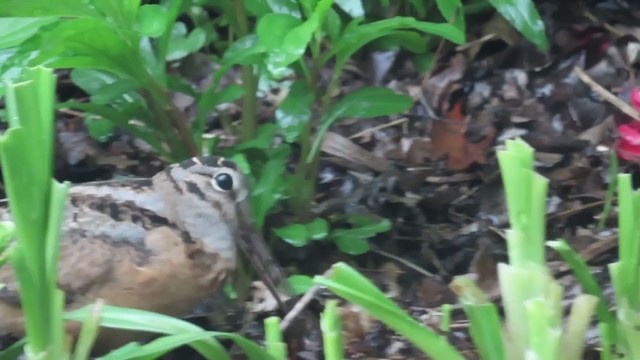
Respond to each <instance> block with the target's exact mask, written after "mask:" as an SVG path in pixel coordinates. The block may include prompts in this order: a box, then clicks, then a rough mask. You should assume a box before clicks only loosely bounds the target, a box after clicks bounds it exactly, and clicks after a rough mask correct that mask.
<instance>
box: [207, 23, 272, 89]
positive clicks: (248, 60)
mask: <svg viewBox="0 0 640 360" xmlns="http://www.w3.org/2000/svg"><path fill="white" fill-rule="evenodd" d="M266 52H267V49H266V48H265V47H264V46H263V45H262V44H260V43H259V40H258V36H257V35H255V34H249V35H247V36H244V37H242V38H240V39H238V40H236V42H234V43H233V44H231V46H229V48H228V49H227V50H226V51H225V52H224V55H223V56H222V66H220V68H219V69H218V70H216V72H215V73H214V74H213V79H214V81H213V84H212V85H211V87H209V89H208V90H207V91H215V90H216V88H217V84H218V82H219V81H220V79H221V78H222V76H224V74H226V73H227V71H229V69H230V68H231V67H232V66H234V65H247V64H257V63H260V62H261V61H262V58H263V54H264V53H266Z"/></svg>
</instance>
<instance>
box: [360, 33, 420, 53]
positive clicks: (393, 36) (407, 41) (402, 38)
mask: <svg viewBox="0 0 640 360" xmlns="http://www.w3.org/2000/svg"><path fill="white" fill-rule="evenodd" d="M371 45H372V46H375V47H376V48H377V49H397V48H398V47H401V48H404V49H407V50H409V51H411V52H414V53H424V52H425V51H426V50H427V43H426V42H425V41H424V38H423V37H422V36H420V34H418V33H416V32H414V31H404V30H398V31H393V32H391V33H390V34H389V35H387V36H385V37H382V38H380V39H378V40H374V41H373V42H372V44H371Z"/></svg>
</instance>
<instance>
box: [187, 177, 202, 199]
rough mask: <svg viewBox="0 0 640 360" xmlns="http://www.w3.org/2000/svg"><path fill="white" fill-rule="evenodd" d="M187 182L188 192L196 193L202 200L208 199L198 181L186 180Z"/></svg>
mask: <svg viewBox="0 0 640 360" xmlns="http://www.w3.org/2000/svg"><path fill="white" fill-rule="evenodd" d="M185 184H187V191H188V192H190V193H192V194H195V195H196V196H197V197H198V198H200V199H201V200H206V198H205V195H204V192H202V189H200V187H199V186H198V185H197V184H196V183H194V182H191V181H185Z"/></svg>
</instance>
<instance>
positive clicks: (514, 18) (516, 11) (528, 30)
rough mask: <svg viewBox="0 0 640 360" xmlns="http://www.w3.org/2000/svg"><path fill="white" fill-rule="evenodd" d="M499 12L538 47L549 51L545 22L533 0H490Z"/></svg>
mask: <svg viewBox="0 0 640 360" xmlns="http://www.w3.org/2000/svg"><path fill="white" fill-rule="evenodd" d="M489 2H490V3H491V4H492V5H493V6H494V7H495V8H496V10H498V12H499V13H500V14H501V15H502V16H504V18H505V19H507V20H508V21H509V22H510V23H511V25H513V27H515V28H516V29H518V31H520V33H522V35H524V37H525V38H526V39H527V40H529V41H531V42H532V43H533V44H535V45H536V46H537V47H538V49H540V50H542V51H544V52H547V51H548V50H549V42H548V40H547V34H546V32H545V26H544V22H543V21H542V19H541V18H540V14H539V13H538V10H537V9H536V6H535V4H534V2H533V1H531V0H489Z"/></svg>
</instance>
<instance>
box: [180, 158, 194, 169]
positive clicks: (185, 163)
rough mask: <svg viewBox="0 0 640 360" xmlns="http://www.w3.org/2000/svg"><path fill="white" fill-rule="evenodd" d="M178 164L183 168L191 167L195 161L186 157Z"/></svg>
mask: <svg viewBox="0 0 640 360" xmlns="http://www.w3.org/2000/svg"><path fill="white" fill-rule="evenodd" d="M179 165H180V167H181V168H183V169H189V168H191V167H194V166H196V165H197V163H196V162H195V161H193V159H187V160H184V161H182V162H181V163H180V164H179Z"/></svg>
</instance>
